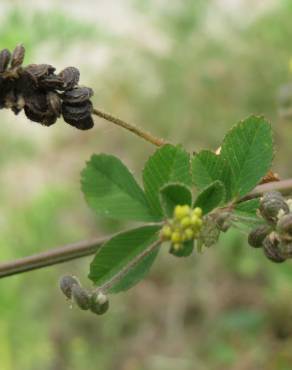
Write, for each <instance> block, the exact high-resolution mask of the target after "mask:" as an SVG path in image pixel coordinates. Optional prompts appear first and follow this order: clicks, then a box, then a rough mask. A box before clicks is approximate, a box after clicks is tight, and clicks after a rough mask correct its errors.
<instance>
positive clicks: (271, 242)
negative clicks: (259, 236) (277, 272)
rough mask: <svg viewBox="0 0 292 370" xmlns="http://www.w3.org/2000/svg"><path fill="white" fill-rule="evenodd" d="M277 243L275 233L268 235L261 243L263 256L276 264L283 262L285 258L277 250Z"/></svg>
mask: <svg viewBox="0 0 292 370" xmlns="http://www.w3.org/2000/svg"><path fill="white" fill-rule="evenodd" d="M279 243H280V241H279V239H278V238H277V236H276V234H275V233H271V234H270V235H268V236H267V237H266V238H265V240H264V242H263V247H264V248H263V250H264V254H265V256H266V257H267V258H268V259H269V260H271V261H273V262H277V263H281V262H284V261H285V257H284V256H283V255H282V253H281V251H280V249H279Z"/></svg>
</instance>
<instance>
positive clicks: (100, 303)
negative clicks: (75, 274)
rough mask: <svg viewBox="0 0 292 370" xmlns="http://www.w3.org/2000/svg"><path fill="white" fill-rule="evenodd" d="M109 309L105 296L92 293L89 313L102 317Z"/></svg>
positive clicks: (99, 293)
mask: <svg viewBox="0 0 292 370" xmlns="http://www.w3.org/2000/svg"><path fill="white" fill-rule="evenodd" d="M108 309H109V301H108V298H107V296H106V295H105V294H103V293H101V292H94V293H93V294H92V297H91V303H90V311H91V312H93V313H95V314H97V315H103V314H104V313H106V311H107V310H108Z"/></svg>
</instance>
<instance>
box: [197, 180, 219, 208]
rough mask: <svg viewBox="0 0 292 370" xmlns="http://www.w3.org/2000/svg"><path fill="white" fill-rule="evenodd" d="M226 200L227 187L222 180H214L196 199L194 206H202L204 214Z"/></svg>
mask: <svg viewBox="0 0 292 370" xmlns="http://www.w3.org/2000/svg"><path fill="white" fill-rule="evenodd" d="M224 200H225V188H224V185H223V184H222V182H221V181H218V180H217V181H214V182H213V183H212V184H211V185H209V186H207V187H206V188H205V189H204V190H203V191H202V192H201V193H200V194H199V195H198V196H197V199H196V200H195V203H194V207H200V208H202V211H203V214H207V213H209V212H211V211H212V210H213V209H214V208H217V207H219V206H220V205H221V204H222V203H223V202H224Z"/></svg>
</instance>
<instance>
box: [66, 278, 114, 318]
mask: <svg viewBox="0 0 292 370" xmlns="http://www.w3.org/2000/svg"><path fill="white" fill-rule="evenodd" d="M59 285H60V289H61V291H62V293H63V294H64V295H65V296H66V298H67V299H69V300H72V301H73V302H74V303H76V305H77V306H78V307H79V308H80V309H81V310H90V311H91V312H93V313H95V314H96V315H103V314H104V313H106V311H107V310H108V309H109V301H108V297H107V296H106V295H105V294H104V293H102V292H100V291H94V292H89V291H87V290H86V289H85V288H83V287H82V286H81V284H80V282H79V280H78V279H77V278H76V277H74V276H71V275H65V276H62V277H61V279H60V282H59Z"/></svg>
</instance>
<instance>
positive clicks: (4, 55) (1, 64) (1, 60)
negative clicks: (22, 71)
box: [0, 49, 11, 73]
mask: <svg viewBox="0 0 292 370" xmlns="http://www.w3.org/2000/svg"><path fill="white" fill-rule="evenodd" d="M10 59H11V53H10V51H9V50H8V49H3V50H2V51H0V73H3V72H5V71H6V69H7V67H8V64H9V62H10Z"/></svg>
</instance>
